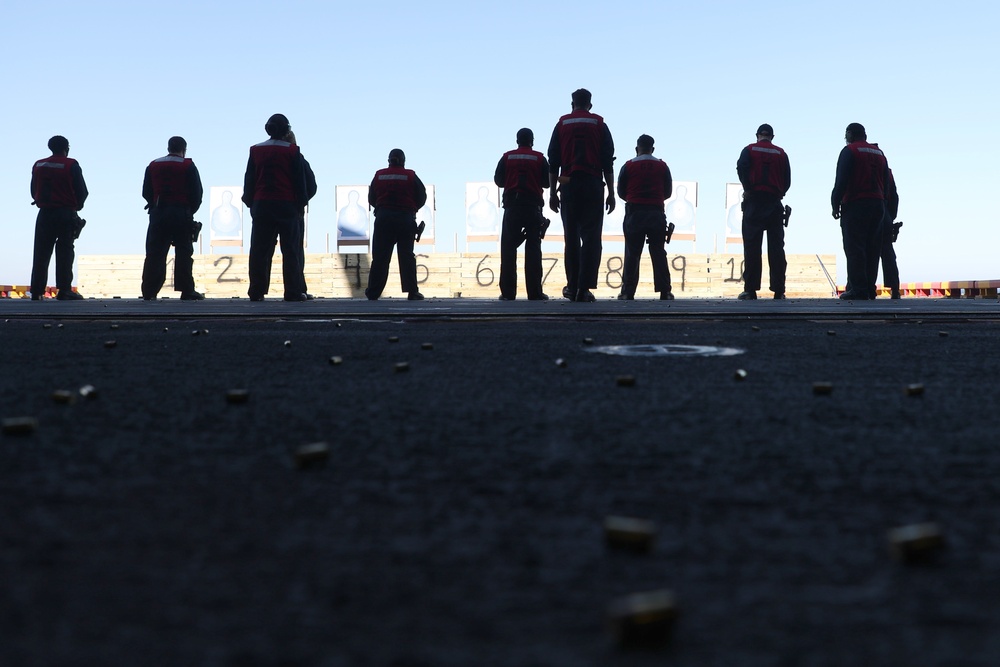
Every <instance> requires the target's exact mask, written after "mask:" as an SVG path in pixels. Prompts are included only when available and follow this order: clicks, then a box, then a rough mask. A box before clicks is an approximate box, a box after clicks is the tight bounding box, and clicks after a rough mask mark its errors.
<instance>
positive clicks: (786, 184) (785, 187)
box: [781, 153, 792, 197]
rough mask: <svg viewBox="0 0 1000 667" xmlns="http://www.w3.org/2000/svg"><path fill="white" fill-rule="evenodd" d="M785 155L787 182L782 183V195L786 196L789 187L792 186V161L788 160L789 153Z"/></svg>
mask: <svg viewBox="0 0 1000 667" xmlns="http://www.w3.org/2000/svg"><path fill="white" fill-rule="evenodd" d="M784 157H785V182H784V184H783V185H782V190H781V196H782V197H784V196H785V195H786V194H787V193H788V190H789V188H791V187H792V163H791V162H789V161H788V153H785V154H784Z"/></svg>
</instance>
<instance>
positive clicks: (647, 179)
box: [618, 154, 673, 299]
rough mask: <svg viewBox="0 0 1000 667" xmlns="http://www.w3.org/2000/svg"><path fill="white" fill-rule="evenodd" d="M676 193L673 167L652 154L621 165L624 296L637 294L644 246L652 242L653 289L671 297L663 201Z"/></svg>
mask: <svg viewBox="0 0 1000 667" xmlns="http://www.w3.org/2000/svg"><path fill="white" fill-rule="evenodd" d="M672 193H673V179H672V178H671V175H670V168H669V167H668V166H667V164H666V163H665V162H663V160H660V159H658V158H655V157H653V156H652V155H651V154H645V155H639V156H636V157H635V158H633V159H631V160H629V161H628V162H626V163H625V164H623V165H622V168H621V171H620V172H619V173H618V196H619V197H621V198H622V199H623V200H625V202H626V203H625V221H624V223H623V227H624V232H625V263H624V266H623V267H622V291H621V297H620V298H623V299H632V298H634V297H635V290H636V287H637V286H638V285H639V261H640V260H641V259H642V247H643V245H645V244H646V243H648V244H649V260H650V263H651V264H652V265H653V289H655V290H656V291H657V292H659V293H660V298H663V299H668V298H671V290H670V269H669V267H668V266H667V252H666V249H665V248H664V246H665V244H666V242H667V218H666V215H665V213H664V209H663V204H664V202H665V201H666V200H667V199H669V198H670V196H671V194H672Z"/></svg>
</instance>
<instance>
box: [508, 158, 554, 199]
mask: <svg viewBox="0 0 1000 667" xmlns="http://www.w3.org/2000/svg"><path fill="white" fill-rule="evenodd" d="M503 157H504V160H505V163H504V173H505V174H506V180H505V181H504V186H503V188H504V193H505V194H506V193H509V192H514V193H519V194H526V195H531V196H532V197H533V198H535V199H537V200H538V201H540V202H543V201H544V200H543V199H542V184H543V183H544V182H545V179H547V178H548V177H549V175H548V174H546V173H544V171H543V169H542V167H543V165H544V164H545V156H544V155H542V154H541V153H539V152H538V151H535V150H532V149H530V148H523V147H522V148H517V149H515V150H512V151H507V152H506V153H504V154H503Z"/></svg>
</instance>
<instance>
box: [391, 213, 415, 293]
mask: <svg viewBox="0 0 1000 667" xmlns="http://www.w3.org/2000/svg"><path fill="white" fill-rule="evenodd" d="M416 234H417V221H416V218H413V217H406V216H403V217H401V218H399V220H398V221H397V222H396V262H397V263H398V264H399V284H400V286H401V287H402V289H403V291H404V292H406V293H407V294H415V293H418V292H420V286H419V285H418V284H417V257H416V255H414V254H413V244H414V242H415V240H414V239H415V237H416Z"/></svg>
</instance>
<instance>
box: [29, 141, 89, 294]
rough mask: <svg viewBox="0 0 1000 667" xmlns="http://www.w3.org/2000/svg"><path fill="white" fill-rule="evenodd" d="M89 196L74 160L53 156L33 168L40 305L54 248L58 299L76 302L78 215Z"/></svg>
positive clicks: (34, 288)
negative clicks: (74, 278) (75, 274)
mask: <svg viewBox="0 0 1000 667" xmlns="http://www.w3.org/2000/svg"><path fill="white" fill-rule="evenodd" d="M88 194H89V193H88V191H87V184H86V183H85V182H84V180H83V170H81V169H80V165H79V163H78V162H77V161H76V160H74V159H72V158H68V157H65V156H63V155H53V156H51V157H48V158H44V159H41V160H38V161H37V162H35V164H34V166H33V167H32V170H31V196H32V198H33V203H34V204H35V205H36V206H37V207H38V217H37V218H36V219H35V241H34V252H33V255H32V264H31V298H32V299H33V300H36V301H37V300H39V299H41V298H42V295H44V294H45V285H46V283H47V282H48V278H49V262H50V261H51V259H52V250H53V247H54V248H55V254H56V287H57V288H58V289H59V298H60V299H67V298H73V295H74V293H73V261H74V259H75V258H76V251H75V248H74V242H75V241H76V237H77V236H79V233H80V228H81V227H80V216H79V215H78V214H77V211H80V210H81V209H83V203H84V202H85V201H86V200H87V195H88ZM77 298H79V297H78V296H77Z"/></svg>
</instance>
